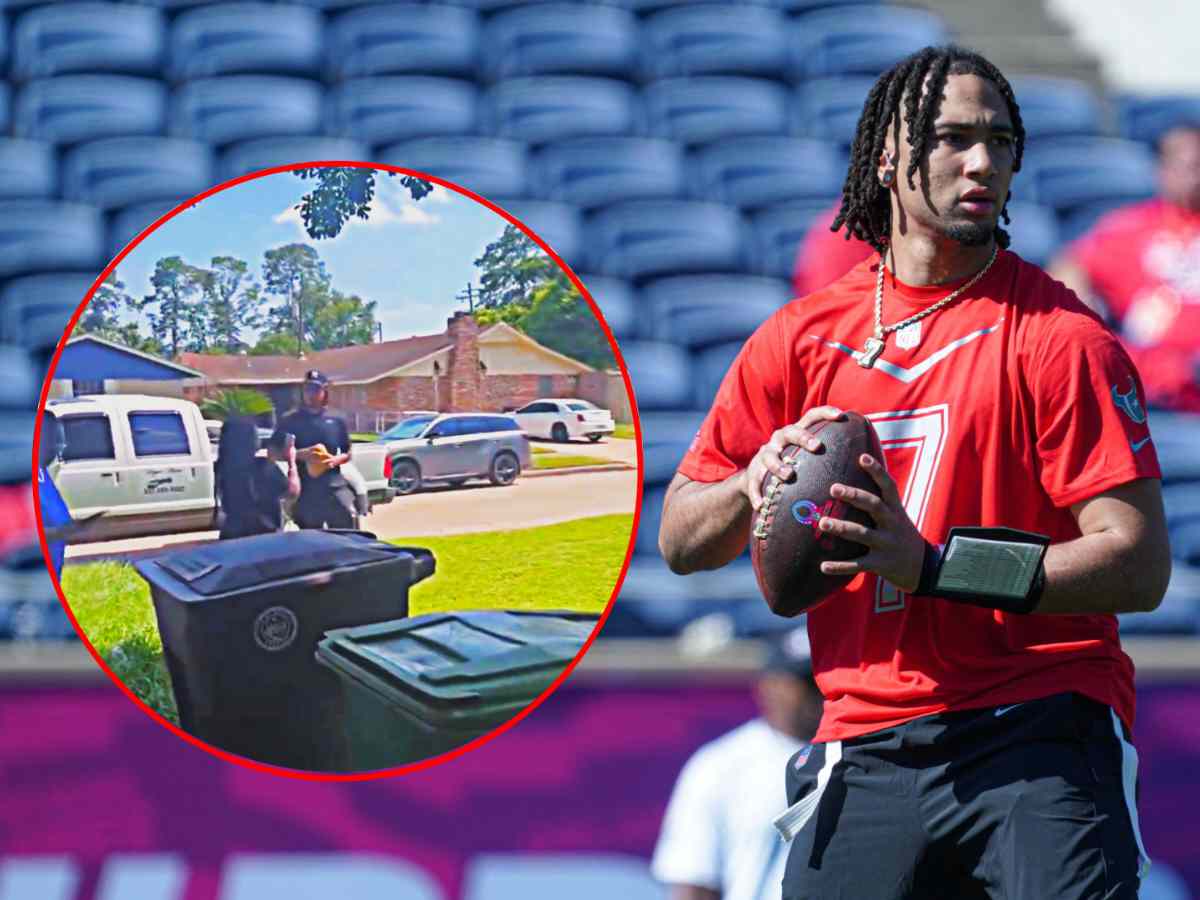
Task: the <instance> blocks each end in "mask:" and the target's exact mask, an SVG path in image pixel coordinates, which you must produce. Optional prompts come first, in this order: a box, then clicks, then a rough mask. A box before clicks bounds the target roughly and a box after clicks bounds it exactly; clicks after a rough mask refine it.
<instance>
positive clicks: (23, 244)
mask: <svg viewBox="0 0 1200 900" xmlns="http://www.w3.org/2000/svg"><path fill="white" fill-rule="evenodd" d="M103 256H104V223H103V220H102V218H101V216H100V211H99V210H97V209H96V208H95V207H92V206H83V205H80V204H76V203H54V202H49V201H37V200H7V201H3V202H0V278H8V277H9V276H12V275H24V274H27V273H32V272H47V271H56V270H81V271H92V270H93V269H95V271H96V273H97V274H99V272H100V267H101V266H102V264H103V262H104V259H103Z"/></svg>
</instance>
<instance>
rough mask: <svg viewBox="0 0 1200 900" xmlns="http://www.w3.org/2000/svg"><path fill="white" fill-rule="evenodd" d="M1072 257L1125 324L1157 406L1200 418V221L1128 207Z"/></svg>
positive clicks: (1151, 207)
mask: <svg viewBox="0 0 1200 900" xmlns="http://www.w3.org/2000/svg"><path fill="white" fill-rule="evenodd" d="M1067 252H1068V256H1069V258H1070V259H1071V260H1072V261H1073V262H1075V263H1076V264H1077V265H1078V266H1080V268H1082V269H1083V270H1084V271H1085V272H1086V273H1087V275H1088V278H1089V279H1090V280H1091V282H1092V286H1093V287H1094V288H1095V289H1096V291H1097V292H1098V293H1099V294H1100V296H1101V297H1102V298H1103V299H1104V301H1105V302H1106V303H1107V304H1108V307H1109V310H1110V311H1111V312H1112V314H1113V315H1114V316H1115V317H1116V319H1117V320H1118V322H1119V324H1120V328H1121V335H1122V337H1123V338H1124V340H1125V343H1126V346H1127V347H1128V349H1129V351H1130V355H1131V356H1132V357H1133V359H1134V362H1135V363H1136V364H1137V367H1138V370H1139V371H1140V372H1141V373H1142V376H1143V377H1144V378H1145V381H1146V391H1147V393H1148V395H1149V398H1150V400H1151V402H1154V403H1158V404H1161V405H1163V406H1169V407H1172V408H1175V409H1186V410H1194V411H1200V387H1198V386H1197V384H1196V372H1195V367H1196V365H1197V363H1200V213H1194V212H1190V211H1189V210H1186V209H1183V208H1182V207H1178V206H1173V205H1171V204H1170V203H1167V202H1165V201H1163V200H1149V201H1147V202H1145V203H1138V204H1135V205H1133V206H1127V207H1124V208H1122V209H1119V210H1116V211H1115V212H1112V213H1109V214H1108V215H1107V216H1105V217H1103V218H1102V219H1100V221H1099V222H1098V223H1097V224H1096V226H1095V227H1094V228H1093V229H1092V230H1091V231H1089V232H1088V233H1087V234H1085V235H1084V236H1083V237H1081V238H1079V240H1077V241H1075V242H1074V243H1073V244H1072V245H1071V246H1070V248H1069V250H1068V251H1067Z"/></svg>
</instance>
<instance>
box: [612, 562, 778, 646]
mask: <svg viewBox="0 0 1200 900" xmlns="http://www.w3.org/2000/svg"><path fill="white" fill-rule="evenodd" d="M748 602H757V603H763V599H762V594H760V593H759V590H758V582H757V581H756V580H755V578H754V570H753V568H751V566H750V560H749V559H746V558H741V559H737V560H735V561H734V562H732V563H730V564H729V565H727V566H723V567H722V568H720V569H717V570H715V571H712V572H695V573H693V574H691V575H683V576H680V575H676V574H674V573H673V572H671V570H670V569H668V568H667V564H666V562H665V561H664V560H663V559H662V557H661V556H659V555H658V554H657V553H655V554H653V555H651V554H649V553H636V554H634V556H633V559H632V560H631V561H630V566H629V572H628V573H627V574H626V576H625V583H624V585H622V587H621V596H620V598H619V601H618V602H617V603H615V604H613V612H612V614H610V616H609V619H608V621H607V622H606V623H605V625H604V637H605V639H607V638H608V637H610V634H609V626H610V625H611V624H612V622H613V616H615V615H616V614H617V611H618V610H621V614H622V617H623V619H622V620H620V627H621V628H622V629H623V630H624V636H626V637H632V636H635V635H634V634H632V633H631V632H632V630H633V628H634V627H641V628H644V629H651V631H650V636H657V637H669V636H673V635H677V634H678V633H679V631H680V630H681V629H682V628H683V627H684V626H685V625H687V624H688V623H689V622H693V621H695V620H696V619H699V618H700V617H701V616H705V615H710V614H711V613H714V612H722V611H731V610H732V609H733V608H735V607H736V605H738V604H741V603H748ZM764 605H765V604H764ZM623 607H629V608H628V609H623ZM635 616H636V617H637V618H636V619H635V621H634V622H629V620H630V619H633V618H634V617H635ZM626 623H628V624H626ZM611 636H612V637H619V636H621V635H620V634H613V635H611Z"/></svg>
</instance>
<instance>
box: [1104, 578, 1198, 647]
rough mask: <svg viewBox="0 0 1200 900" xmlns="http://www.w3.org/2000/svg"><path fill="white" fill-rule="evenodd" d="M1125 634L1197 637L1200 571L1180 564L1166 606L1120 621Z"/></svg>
mask: <svg viewBox="0 0 1200 900" xmlns="http://www.w3.org/2000/svg"><path fill="white" fill-rule="evenodd" d="M1117 624H1118V625H1119V626H1120V628H1121V634H1196V633H1197V632H1200V569H1198V568H1194V567H1192V566H1189V565H1181V564H1180V563H1179V562H1176V563H1175V564H1174V565H1173V566H1172V567H1171V580H1170V582H1169V583H1168V585H1167V593H1166V595H1165V596H1164V597H1163V600H1162V605H1161V606H1159V607H1158V609H1156V610H1154V611H1153V612H1148V613H1132V614H1126V615H1122V616H1118V617H1117Z"/></svg>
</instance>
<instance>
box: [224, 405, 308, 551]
mask: <svg viewBox="0 0 1200 900" xmlns="http://www.w3.org/2000/svg"><path fill="white" fill-rule="evenodd" d="M217 454H218V456H217V467H216V491H217V504H218V508H220V509H222V510H224V512H225V520H224V522H223V523H222V525H221V540H226V539H229V538H240V537H249V536H251V535H255V534H270V533H271V532H274V531H282V530H283V510H282V507H281V505H280V504H281V501H282V500H283V499H284V498H285V497H288V498H295V497H296V496H297V495H298V494H299V493H300V481H299V476H298V475H297V473H296V450H295V448H294V447H286V446H283V445H278V444H275V443H274V442H273V443H272V446H271V447H270V448H269V449H268V455H267V456H266V457H261V456H259V455H258V431H257V429H256V428H255V427H254V423H253V422H251V421H249V420H246V419H231V420H230V421H228V422H226V423H225V425H224V427H222V428H221V442H220V444H219V446H218V450H217ZM283 461H286V462H287V466H288V474H287V475H284V474H283V472H281V471H280V470H279V466H278V465H277V464H276V463H277V462H283Z"/></svg>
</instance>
